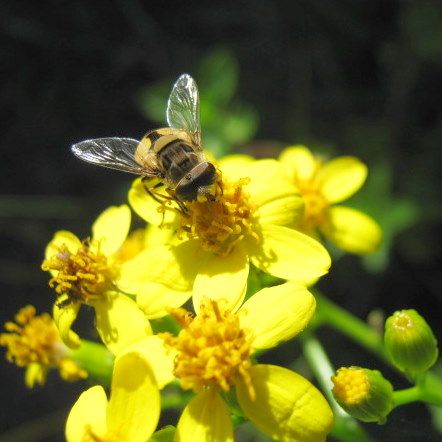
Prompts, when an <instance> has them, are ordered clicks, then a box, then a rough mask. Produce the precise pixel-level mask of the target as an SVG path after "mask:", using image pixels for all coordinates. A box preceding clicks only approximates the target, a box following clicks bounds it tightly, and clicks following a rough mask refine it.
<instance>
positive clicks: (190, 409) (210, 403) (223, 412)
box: [173, 389, 233, 442]
mask: <svg viewBox="0 0 442 442" xmlns="http://www.w3.org/2000/svg"><path fill="white" fill-rule="evenodd" d="M173 440H174V442H218V441H219V442H221V441H222V442H233V426H232V421H231V420H230V413H229V409H228V408H227V405H226V404H225V403H224V401H223V400H222V399H221V398H220V396H219V395H218V393H217V392H216V391H214V390H213V389H210V390H205V391H201V392H200V393H198V395H197V396H195V397H194V398H193V399H192V400H191V401H190V402H189V404H188V405H187V407H186V408H185V409H184V411H183V413H182V414H181V417H180V420H179V422H178V425H177V429H176V432H175V437H174V439H173Z"/></svg>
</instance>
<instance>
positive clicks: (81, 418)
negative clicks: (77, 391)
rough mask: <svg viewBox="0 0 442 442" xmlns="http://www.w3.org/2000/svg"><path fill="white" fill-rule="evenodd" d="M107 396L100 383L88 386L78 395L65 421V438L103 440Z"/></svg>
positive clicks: (69, 441)
mask: <svg viewBox="0 0 442 442" xmlns="http://www.w3.org/2000/svg"><path fill="white" fill-rule="evenodd" d="M106 407H107V397H106V393H105V392H104V389H103V387H102V386H101V385H96V386H95V387H91V388H89V390H86V391H85V392H84V393H82V394H81V395H80V397H79V398H78V399H77V402H75V404H74V406H73V407H72V409H71V411H70V413H69V416H68V419H67V421H66V429H65V434H66V440H67V441H68V442H84V441H85V440H89V439H90V440H93V438H94V437H95V438H96V440H104V439H103V438H104V437H105V436H106Z"/></svg>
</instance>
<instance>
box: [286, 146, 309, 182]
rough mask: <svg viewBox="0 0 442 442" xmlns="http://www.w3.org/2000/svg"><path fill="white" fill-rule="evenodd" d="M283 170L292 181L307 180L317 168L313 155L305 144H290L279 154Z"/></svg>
mask: <svg viewBox="0 0 442 442" xmlns="http://www.w3.org/2000/svg"><path fill="white" fill-rule="evenodd" d="M279 161H281V163H282V165H283V166H284V171H285V173H286V174H287V176H288V177H290V179H291V181H292V182H293V183H296V182H297V180H302V181H303V180H309V179H311V178H312V177H313V174H314V173H315V171H316V168H317V164H318V163H317V161H316V160H315V157H314V156H313V154H312V153H311V152H310V150H309V149H307V148H306V147H305V146H299V145H298V146H290V147H287V148H286V149H284V150H283V151H282V152H281V155H280V156H279Z"/></svg>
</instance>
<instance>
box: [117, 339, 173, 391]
mask: <svg viewBox="0 0 442 442" xmlns="http://www.w3.org/2000/svg"><path fill="white" fill-rule="evenodd" d="M127 353H136V354H138V355H139V356H141V357H142V358H144V359H145V360H146V361H147V362H148V363H149V365H150V367H151V368H152V372H153V374H154V376H155V379H156V382H157V384H158V388H160V389H162V388H164V387H165V386H166V385H167V384H168V383H169V382H171V381H173V379H174V375H173V366H174V364H173V361H174V357H175V353H174V352H173V351H172V350H170V349H166V347H165V346H164V341H163V339H161V338H160V337H158V336H156V335H152V336H147V337H146V338H143V339H140V340H139V341H137V342H134V343H133V344H131V345H129V346H128V347H127V348H125V349H124V350H123V351H122V352H121V354H120V355H119V357H123V356H124V355H125V354H127Z"/></svg>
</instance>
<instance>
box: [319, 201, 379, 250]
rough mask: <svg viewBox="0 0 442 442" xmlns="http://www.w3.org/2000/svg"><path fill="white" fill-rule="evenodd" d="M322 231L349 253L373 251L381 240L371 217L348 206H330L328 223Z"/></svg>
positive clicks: (377, 227) (377, 226)
mask: <svg viewBox="0 0 442 442" xmlns="http://www.w3.org/2000/svg"><path fill="white" fill-rule="evenodd" d="M321 231H322V233H323V234H324V235H325V236H326V237H327V238H328V239H329V240H330V241H332V242H333V243H335V244H336V245H337V246H338V247H340V248H341V249H343V250H345V251H346V252H349V253H356V254H359V255H366V254H368V253H372V252H375V251H376V250H377V248H378V247H379V245H380V244H381V241H382V230H381V228H380V226H379V224H378V223H377V222H376V221H375V220H374V219H373V218H371V217H369V216H368V215H366V214H365V213H363V212H360V211H359V210H355V209H351V208H350V207H343V206H336V207H332V208H330V211H329V220H328V223H327V224H325V225H323V226H321Z"/></svg>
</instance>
